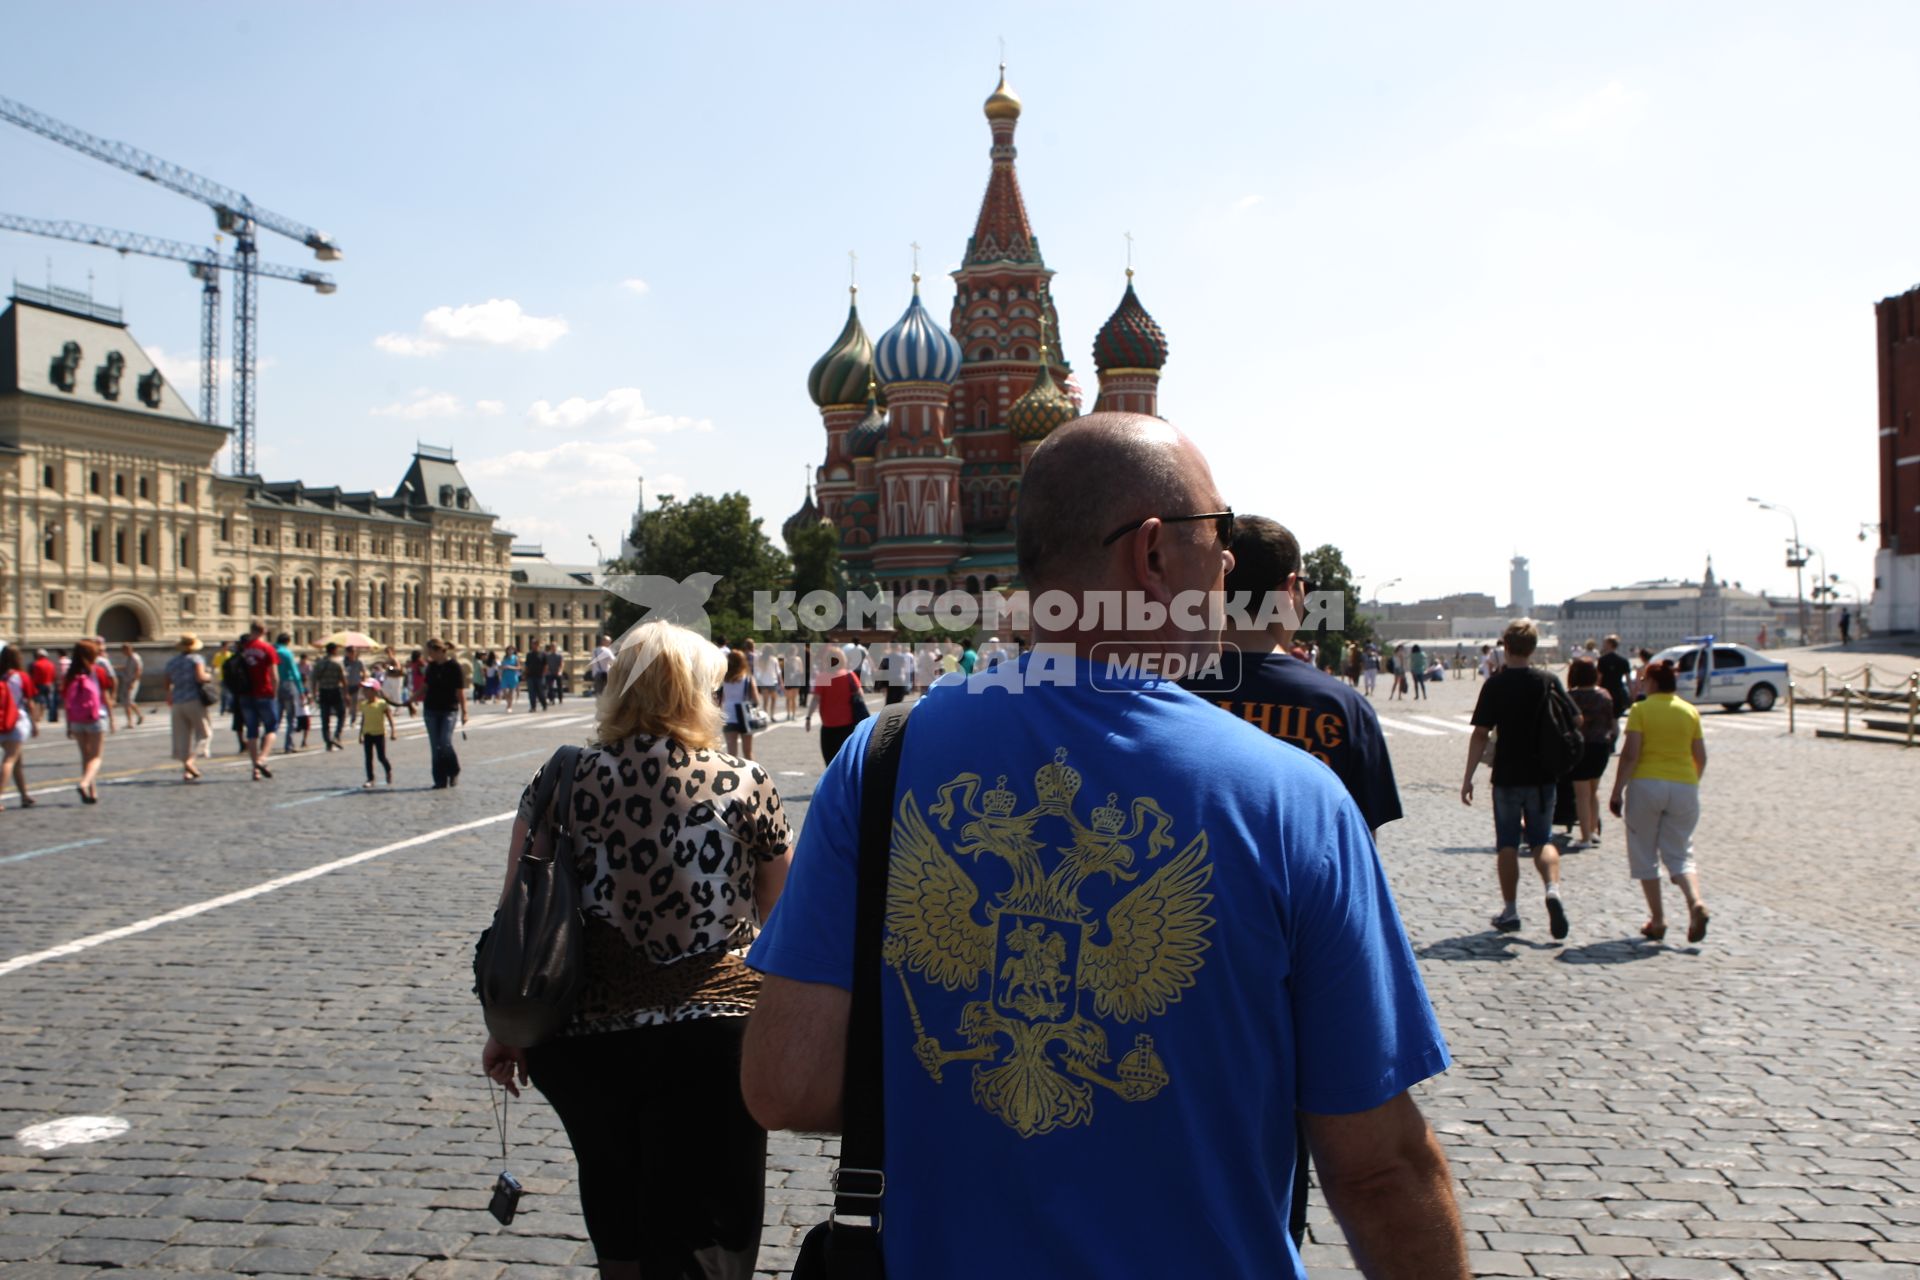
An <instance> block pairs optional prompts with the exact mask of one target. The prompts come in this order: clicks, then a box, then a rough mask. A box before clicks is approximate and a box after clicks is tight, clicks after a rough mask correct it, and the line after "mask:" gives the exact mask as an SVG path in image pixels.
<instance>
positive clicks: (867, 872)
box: [793, 702, 908, 1280]
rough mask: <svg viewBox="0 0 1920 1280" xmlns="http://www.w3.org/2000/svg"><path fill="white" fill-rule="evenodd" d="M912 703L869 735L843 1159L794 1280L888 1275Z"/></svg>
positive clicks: (877, 1279) (884, 717)
mask: <svg viewBox="0 0 1920 1280" xmlns="http://www.w3.org/2000/svg"><path fill="white" fill-rule="evenodd" d="M907 707H908V704H907V703H904V702H901V703H896V704H894V705H893V706H891V707H888V708H887V709H886V710H884V711H882V712H881V713H880V716H879V719H878V720H877V721H876V722H875V724H874V726H873V736H872V737H870V738H869V739H867V763H866V769H865V770H864V771H863V773H862V777H861V781H860V863H859V888H858V890H857V892H856V895H855V898H854V916H853V1007H852V1010H851V1011H850V1012H849V1014H848V1017H847V1079H846V1085H845V1088H844V1092H843V1095H842V1101H841V1114H842V1117H843V1122H842V1124H841V1135H840V1164H839V1166H838V1167H837V1168H835V1169H834V1171H833V1216H832V1217H830V1218H828V1219H827V1221H825V1222H822V1223H820V1224H819V1225H818V1226H816V1227H814V1228H813V1229H812V1230H811V1231H809V1232H807V1236H806V1239H805V1240H803V1241H802V1242H801V1244H800V1256H799V1258H798V1259H796V1260H795V1262H794V1264H793V1280H884V1277H885V1276H886V1274H887V1271H886V1264H885V1263H884V1261H883V1260H882V1258H881V1256H880V1203H881V1198H882V1196H884V1195H885V1193H886V1189H887V1175H886V1172H885V1170H884V1169H883V1167H882V1166H883V1164H884V1161H885V1156H886V1147H887V1130H886V1115H885V1112H884V1110H883V1109H882V1104H883V1102H884V1101H885V1098H884V1095H883V1093H882V1076H881V1069H880V1061H881V1060H880V970H881V967H882V962H881V958H880V943H881V937H880V935H881V932H882V931H883V929H884V928H885V926H886V915H887V870H888V868H889V866H890V865H891V860H892V856H893V789H894V783H895V781H896V780H897V779H898V778H899V776H900V750H901V747H902V746H903V745H904V743H905V740H906V732H907Z"/></svg>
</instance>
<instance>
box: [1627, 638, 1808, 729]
mask: <svg viewBox="0 0 1920 1280" xmlns="http://www.w3.org/2000/svg"><path fill="white" fill-rule="evenodd" d="M1709 650H1711V651H1712V658H1711V660H1710V661H1709V660H1708V657H1707V654H1708V651H1709ZM1667 658H1671V659H1672V660H1673V665H1674V666H1675V667H1677V668H1679V676H1680V683H1679V688H1678V692H1679V694H1680V696H1681V697H1683V698H1685V699H1686V700H1687V701H1688V702H1691V703H1693V704H1695V705H1696V706H1706V705H1708V704H1712V703H1718V704H1719V705H1721V706H1723V707H1726V708H1727V709H1728V710H1730V711H1731V710H1737V709H1738V708H1740V707H1741V706H1750V707H1752V708H1753V709H1754V710H1755V711H1770V710H1772V709H1773V705H1774V703H1776V702H1778V701H1779V700H1780V698H1781V696H1782V695H1783V694H1785V693H1786V691H1787V664H1786V663H1784V662H1775V661H1774V660H1773V659H1771V658H1769V657H1767V656H1766V655H1765V654H1763V653H1761V652H1760V651H1759V650H1758V649H1752V648H1749V647H1748V646H1746V645H1744V644H1728V643H1726V642H1725V641H1721V640H1715V639H1714V638H1713V637H1711V636H1708V637H1706V638H1705V639H1703V640H1689V641H1688V642H1687V643H1685V644H1679V645H1675V646H1674V647H1673V648H1671V649H1663V650H1661V651H1660V652H1659V653H1656V654H1655V655H1654V661H1655V662H1659V661H1661V660H1662V659H1667Z"/></svg>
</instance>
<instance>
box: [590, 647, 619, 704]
mask: <svg viewBox="0 0 1920 1280" xmlns="http://www.w3.org/2000/svg"><path fill="white" fill-rule="evenodd" d="M611 670H613V637H611V636H601V637H600V647H599V648H597V649H595V650H594V651H593V658H592V659H591V660H590V661H589V662H588V663H587V674H588V675H590V676H592V677H593V692H594V696H595V697H598V696H599V695H600V694H601V693H603V692H605V691H606V687H607V672H609V671H611Z"/></svg>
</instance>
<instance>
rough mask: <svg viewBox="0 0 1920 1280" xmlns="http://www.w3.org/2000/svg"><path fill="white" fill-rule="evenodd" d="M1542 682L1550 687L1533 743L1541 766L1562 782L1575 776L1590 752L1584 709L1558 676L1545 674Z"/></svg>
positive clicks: (1542, 675)
mask: <svg viewBox="0 0 1920 1280" xmlns="http://www.w3.org/2000/svg"><path fill="white" fill-rule="evenodd" d="M1540 678H1541V682H1542V683H1543V684H1545V685H1546V689H1545V690H1544V692H1545V695H1546V696H1545V697H1543V698H1542V699H1541V700H1540V710H1539V712H1538V715H1539V720H1538V721H1537V722H1536V724H1535V727H1534V735H1533V740H1534V742H1535V743H1537V744H1538V748H1539V751H1540V763H1541V764H1542V765H1543V766H1545V767H1546V769H1547V770H1548V771H1549V772H1550V773H1552V775H1553V776H1554V777H1556V778H1561V777H1565V776H1566V775H1567V774H1568V773H1570V772H1572V770H1573V766H1575V765H1576V764H1579V763H1580V757H1581V756H1582V755H1583V754H1585V752H1586V749H1587V743H1586V738H1585V736H1584V735H1582V734H1581V732H1580V708H1579V707H1578V706H1577V705H1576V704H1575V703H1574V701H1573V697H1572V695H1571V694H1569V693H1568V692H1567V691H1566V689H1565V688H1563V687H1562V686H1561V684H1560V680H1559V678H1558V677H1557V676H1554V675H1551V674H1549V673H1547V672H1542V673H1541V677H1540Z"/></svg>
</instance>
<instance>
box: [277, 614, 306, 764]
mask: <svg viewBox="0 0 1920 1280" xmlns="http://www.w3.org/2000/svg"><path fill="white" fill-rule="evenodd" d="M273 645H274V650H273V651H274V660H275V661H276V662H277V663H278V664H279V670H278V672H277V673H276V679H277V681H278V683H277V685H276V688H277V689H278V691H279V697H280V708H279V714H280V722H281V723H282V724H284V725H286V726H287V741H286V745H285V746H284V747H283V748H282V749H281V754H282V755H292V754H293V753H294V752H295V751H298V750H299V748H298V747H296V746H294V745H293V731H294V725H295V724H297V723H298V722H299V719H300V708H301V705H302V704H303V703H305V701H306V698H307V688H306V685H305V684H304V683H302V681H301V679H300V660H299V659H298V658H296V657H294V656H293V634H292V633H291V632H288V631H282V632H281V633H280V634H279V635H277V636H275V637H274V638H273Z"/></svg>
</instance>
